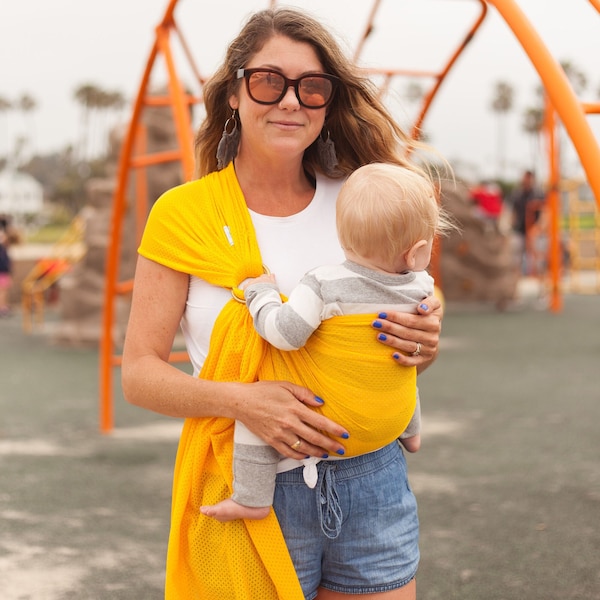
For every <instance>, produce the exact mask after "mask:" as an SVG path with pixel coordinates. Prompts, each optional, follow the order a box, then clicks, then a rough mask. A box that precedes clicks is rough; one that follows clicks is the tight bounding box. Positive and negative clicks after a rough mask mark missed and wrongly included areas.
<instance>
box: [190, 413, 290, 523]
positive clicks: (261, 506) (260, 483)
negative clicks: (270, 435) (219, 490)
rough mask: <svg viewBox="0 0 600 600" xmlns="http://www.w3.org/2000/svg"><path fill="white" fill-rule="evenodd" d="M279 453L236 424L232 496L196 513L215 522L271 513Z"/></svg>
mask: <svg viewBox="0 0 600 600" xmlns="http://www.w3.org/2000/svg"><path fill="white" fill-rule="evenodd" d="M278 462H279V453H278V452H277V450H275V449H274V448H271V446H267V445H265V444H264V442H263V441H262V440H261V439H260V438H258V437H257V436H255V435H254V434H253V433H251V432H250V431H248V429H247V428H246V427H245V426H244V425H243V423H240V422H239V421H236V423H235V435H234V444H233V494H232V496H231V498H227V499H226V500H222V501H221V502H219V503H217V504H215V505H213V506H202V507H200V512H201V513H202V514H203V515H206V516H207V517H212V518H214V519H217V520H218V521H232V520H234V519H264V518H265V517H266V516H267V515H268V514H269V512H270V510H271V504H272V503H273V494H274V493H275V477H276V476H277V463H278Z"/></svg>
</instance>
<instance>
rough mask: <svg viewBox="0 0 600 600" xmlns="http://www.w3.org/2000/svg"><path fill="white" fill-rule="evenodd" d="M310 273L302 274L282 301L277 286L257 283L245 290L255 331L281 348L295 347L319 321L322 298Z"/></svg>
mask: <svg viewBox="0 0 600 600" xmlns="http://www.w3.org/2000/svg"><path fill="white" fill-rule="evenodd" d="M313 279H314V278H313V277H311V276H307V277H305V278H304V279H303V280H302V281H301V282H300V283H299V284H298V285H297V286H296V287H295V288H294V290H293V291H292V293H291V294H290V297H289V299H288V301H287V302H283V301H282V299H281V296H280V295H279V291H278V290H277V287H276V286H274V285H271V284H265V283H259V284H255V285H251V286H248V287H247V288H246V289H245V290H244V293H245V296H246V304H247V306H248V309H249V310H250V314H251V315H252V318H253V320H254V327H255V328H256V331H257V332H258V334H259V335H260V336H261V337H262V338H264V339H265V340H266V341H267V342H269V344H271V345H272V346H275V347H276V348H279V349H280V350H298V348H302V346H304V344H306V341H307V340H308V338H309V337H310V336H311V335H312V333H313V332H314V331H315V330H316V329H317V327H319V325H320V324H321V315H322V312H323V300H322V299H321V297H320V295H319V294H318V293H317V290H316V288H318V284H317V285H316V286H315V282H314V281H313Z"/></svg>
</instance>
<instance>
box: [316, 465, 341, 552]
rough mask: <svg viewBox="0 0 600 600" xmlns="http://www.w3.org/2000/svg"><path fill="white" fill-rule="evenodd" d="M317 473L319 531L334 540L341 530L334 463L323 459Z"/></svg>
mask: <svg viewBox="0 0 600 600" xmlns="http://www.w3.org/2000/svg"><path fill="white" fill-rule="evenodd" d="M321 465H322V467H321V469H320V473H319V481H318V483H317V486H318V490H317V492H318V493H317V494H316V500H317V512H318V515H319V522H320V525H321V531H322V532H323V533H324V534H325V535H326V536H327V537H328V538H330V539H332V540H334V539H335V538H337V537H338V535H340V532H341V530H342V518H343V514H342V507H341V506H340V499H339V496H338V493H337V489H336V485H335V483H336V482H335V469H336V465H335V464H333V463H332V462H328V461H324V462H323V463H321Z"/></svg>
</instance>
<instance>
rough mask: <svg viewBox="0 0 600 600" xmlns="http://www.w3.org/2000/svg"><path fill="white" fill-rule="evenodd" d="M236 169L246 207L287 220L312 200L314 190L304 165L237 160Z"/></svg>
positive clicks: (299, 163)
mask: <svg viewBox="0 0 600 600" xmlns="http://www.w3.org/2000/svg"><path fill="white" fill-rule="evenodd" d="M234 166H235V172H236V176H237V179H238V182H239V184H240V187H241V189H242V192H243V193H244V197H245V199H246V204H247V206H248V208H249V209H250V210H253V211H254V212H257V213H259V214H262V215H268V216H273V217H288V216H290V215H294V214H296V213H299V212H300V211H302V210H304V209H305V208H306V207H307V206H308V205H309V204H310V202H311V200H312V199H313V196H314V193H315V189H314V186H313V183H312V182H311V181H310V180H309V179H308V178H307V176H306V173H305V172H304V167H303V165H302V163H301V162H298V163H293V164H290V163H285V164H283V163H281V162H279V163H268V164H265V163H264V162H263V163H257V162H256V161H251V160H250V161H248V160H245V159H238V158H236V159H235V161H234Z"/></svg>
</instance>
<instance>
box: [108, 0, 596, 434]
mask: <svg viewBox="0 0 600 600" xmlns="http://www.w3.org/2000/svg"><path fill="white" fill-rule="evenodd" d="M190 1H191V0H190ZM369 1H370V0H364V2H365V3H367V2H369ZM388 1H394V2H395V1H396V0H388ZM426 1H427V0H423V2H426ZM468 1H469V2H471V3H473V6H474V7H476V11H475V13H476V16H475V18H474V20H473V21H472V23H471V25H470V26H469V27H467V29H466V32H465V33H464V35H463V36H462V37H461V38H459V42H458V44H457V45H456V47H455V48H454V49H453V50H452V51H451V52H450V53H449V56H448V57H447V59H446V60H445V62H443V64H442V67H441V68H440V69H439V70H437V71H418V70H414V69H406V68H402V69H401V68H385V69H375V68H373V69H369V73H370V74H372V75H373V76H374V79H375V77H377V78H378V79H379V80H381V79H383V84H381V89H382V93H383V92H384V91H385V88H386V87H387V86H388V85H389V83H390V81H391V80H392V79H394V78H396V77H401V76H404V77H407V76H408V77H413V78H414V77H423V78H424V79H425V80H427V81H428V82H433V83H432V84H431V85H430V87H429V89H427V90H426V91H425V94H424V96H423V99H422V102H421V106H420V110H419V111H418V114H417V117H416V119H415V121H414V123H413V135H417V132H418V131H419V130H420V128H421V124H422V122H423V120H424V118H425V116H426V114H427V112H428V110H429V108H430V105H431V103H432V101H433V99H434V98H436V97H437V96H438V92H439V91H440V89H441V87H442V84H443V83H444V81H445V79H446V76H447V75H448V73H449V72H450V70H451V69H452V67H453V66H454V64H455V63H456V61H457V59H458V57H459V56H460V55H461V54H462V53H463V52H464V50H465V49H466V48H467V46H468V44H469V42H470V41H471V40H472V39H473V37H474V36H475V35H476V33H477V32H478V31H479V30H480V28H481V25H482V24H483V22H484V21H485V19H486V16H487V15H488V12H489V11H490V9H491V10H495V11H496V12H497V14H498V15H499V16H500V17H501V18H502V19H503V20H504V21H505V23H506V24H507V25H508V27H509V28H510V30H511V31H512V33H513V34H514V36H515V38H516V40H517V41H518V43H519V44H520V45H521V47H522V49H523V50H524V52H525V53H526V54H527V56H528V58H529V60H530V61H531V63H532V65H533V67H534V68H535V69H536V71H537V73H538V75H539V77H540V80H541V83H542V85H543V88H544V90H545V96H546V102H547V110H546V123H545V132H546V137H547V148H548V151H547V156H548V163H549V173H550V181H549V186H548V188H549V194H548V197H547V206H546V208H547V210H548V214H549V222H550V228H549V244H550V252H549V266H550V273H551V297H552V299H551V309H552V310H554V311H558V310H560V308H561V295H560V285H559V275H560V272H561V262H560V261H561V256H560V239H559V238H560V230H559V220H560V219H559V217H560V196H559V193H560V192H559V188H560V186H559V183H560V172H559V164H558V160H557V155H558V152H557V143H558V141H557V137H558V136H557V135H556V130H557V123H558V120H559V119H560V122H561V123H562V125H563V126H564V129H565V130H566V132H567V134H568V136H569V138H570V139H571V141H572V143H573V146H574V148H575V150H576V152H577V154H578V156H579V159H580V162H581V165H582V167H583V170H584V171H585V174H586V176H587V182H588V184H589V186H590V188H591V190H592V193H593V194H594V196H595V199H596V203H598V205H599V206H600V169H599V168H598V165H600V147H599V144H598V141H597V140H596V139H595V137H594V134H593V132H592V129H591V128H590V125H589V123H588V117H589V116H590V115H597V114H599V113H600V103H595V104H589V103H583V102H580V101H579V99H578V98H577V96H576V94H575V92H574V90H573V88H572V86H571V84H570V83H569V80H568V78H567V76H566V75H565V73H564V71H563V69H562V68H561V66H560V64H559V62H558V60H557V59H556V58H555V57H554V56H553V55H552V54H551V53H550V51H549V50H548V48H547V47H546V45H545V44H544V42H543V40H542V38H541V37H540V35H539V34H538V32H537V30H536V28H535V26H534V24H533V23H531V22H530V21H529V19H528V18H527V16H526V15H525V13H524V12H523V11H522V9H521V8H520V7H519V3H518V2H517V1H516V0H468ZM576 1H580V2H586V0H571V2H576ZM587 1H588V2H589V4H590V5H591V6H592V7H593V9H594V10H595V12H597V13H600V0H587ZM177 4H178V0H169V1H168V3H167V7H166V10H165V13H164V16H163V18H162V20H161V21H160V22H159V23H158V25H157V26H156V29H155V40H154V44H153V46H152V49H151V51H150V55H149V57H148V61H147V63H146V67H145V69H144V72H143V75H142V79H141V82H140V86H139V91H138V94H137V97H136V99H135V102H134V105H133V110H132V114H131V120H130V124H129V128H128V130H127V133H126V136H125V138H124V141H123V146H122V149H121V156H120V163H119V171H118V180H117V186H116V190H115V194H114V199H113V215H112V226H111V241H110V244H109V245H108V248H109V250H108V254H107V259H106V273H105V297H104V314H103V324H102V333H101V345H100V396H101V397H100V429H101V431H103V432H109V431H110V430H111V429H112V427H113V407H112V388H113V377H112V373H113V369H114V368H115V367H117V366H119V365H120V364H121V357H120V355H119V353H118V352H117V351H116V350H115V347H116V343H115V340H114V336H113V333H114V329H115V328H114V325H115V316H116V298H117V296H120V295H123V294H128V293H130V292H131V289H132V281H119V261H120V251H121V243H122V234H123V231H122V230H123V223H124V219H125V214H126V210H127V207H128V205H131V207H132V210H133V211H134V213H135V215H136V225H135V239H136V240H137V241H139V239H140V238H141V234H142V230H143V226H144V223H145V220H146V217H147V214H148V211H149V208H150V201H149V199H148V198H147V182H146V172H147V169H148V168H149V167H151V166H154V165H158V164H163V163H166V162H174V161H176V162H179V163H180V165H181V171H182V175H183V179H185V180H189V179H191V178H192V177H193V170H194V165H193V130H192V123H191V108H192V107H193V106H194V105H201V104H202V97H201V96H202V93H201V90H202V88H203V85H204V82H205V81H206V79H207V76H206V75H202V74H201V71H200V69H198V67H197V66H196V64H195V62H194V58H193V56H192V54H191V52H190V49H189V45H188V44H187V43H186V40H185V39H184V37H183V35H182V31H181V29H180V28H179V26H178V24H177V21H176V18H175V9H176V7H177ZM269 4H270V6H271V7H274V6H275V5H276V2H275V1H274V0H271V2H270V3H269ZM382 4H383V1H382V0H373V1H371V2H370V5H371V10H370V13H369V15H368V18H367V22H366V23H365V27H364V30H363V34H362V38H361V40H360V41H359V43H358V45H357V48H356V50H355V54H354V56H355V59H357V60H358V59H359V58H360V57H361V52H362V49H363V44H364V42H365V41H366V40H367V38H368V37H369V36H370V35H371V34H372V33H373V32H374V31H376V29H375V28H374V22H375V17H376V15H377V13H378V11H379V9H380V7H381V5H382ZM414 4H415V3H406V6H407V7H410V6H411V5H414ZM419 4H420V3H419ZM451 4H453V5H460V4H462V5H463V6H464V4H465V0H461V1H456V2H452V0H448V1H447V3H446V5H445V6H449V5H451ZM547 4H548V10H553V9H554V8H556V7H553V5H554V3H550V2H549V3H547ZM433 18H435V11H432V12H431V14H428V16H427V21H426V22H424V23H423V31H424V32H425V31H426V30H427V28H428V23H429V21H430V20H431V19H433ZM598 24H599V25H600V20H599V22H598ZM446 25H447V26H451V25H452V23H446ZM174 42H178V47H177V48H176V50H177V52H175V51H174V47H173V45H172V44H173V43H174ZM207 50H208V49H207ZM223 51H224V48H223ZM181 56H183V57H184V58H185V59H187V62H188V64H187V69H188V70H189V71H191V72H192V73H193V74H194V77H195V79H196V84H197V86H198V88H199V89H200V93H197V94H196V95H194V94H192V93H190V92H189V91H188V90H187V88H186V87H184V84H183V77H182V75H181V70H180V69H179V67H178V63H177V59H178V58H179V57H181ZM388 59H389V56H388ZM394 59H396V60H398V59H399V57H398V56H394ZM158 69H161V70H162V71H163V72H165V71H166V78H167V91H166V92H165V93H164V94H163V95H158V96H157V95H156V94H155V93H153V94H151V93H150V92H151V89H150V88H151V85H150V81H151V75H152V74H153V72H155V71H157V70H158ZM152 106H154V107H156V106H163V107H170V109H171V111H172V117H173V121H174V123H175V130H176V136H177V140H178V145H177V147H176V148H173V149H171V150H169V151H162V152H159V153H150V152H147V150H146V144H145V137H144V134H145V131H144V127H143V121H142V116H143V113H144V111H145V109H147V108H149V107H152ZM132 188H135V192H134V193H133V197H132V191H131V190H132ZM185 359H186V355H185V353H173V354H172V355H171V361H173V362H175V361H183V360H185Z"/></svg>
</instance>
